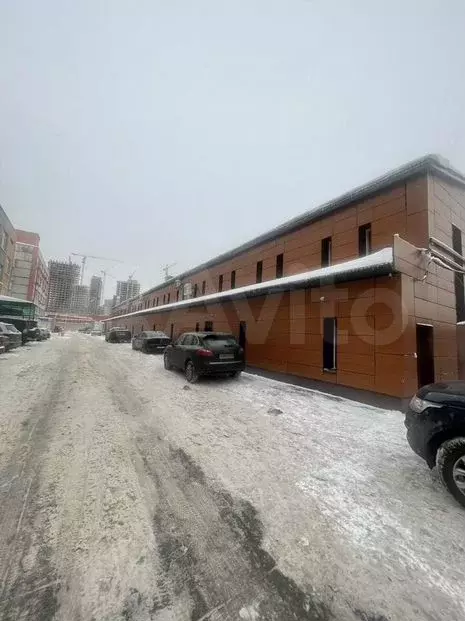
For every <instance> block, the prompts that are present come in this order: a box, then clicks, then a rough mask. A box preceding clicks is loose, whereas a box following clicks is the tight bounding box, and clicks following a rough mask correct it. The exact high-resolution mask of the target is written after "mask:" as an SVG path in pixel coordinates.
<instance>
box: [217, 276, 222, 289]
mask: <svg viewBox="0 0 465 621" xmlns="http://www.w3.org/2000/svg"><path fill="white" fill-rule="evenodd" d="M218 291H223V274H220V275H219V277H218Z"/></svg>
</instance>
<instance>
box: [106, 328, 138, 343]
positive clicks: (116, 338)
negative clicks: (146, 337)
mask: <svg viewBox="0 0 465 621" xmlns="http://www.w3.org/2000/svg"><path fill="white" fill-rule="evenodd" d="M131 338H132V335H131V332H130V331H129V330H126V328H110V331H109V332H108V333H107V334H106V335H105V340H106V341H107V343H130V342H131Z"/></svg>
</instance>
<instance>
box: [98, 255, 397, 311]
mask: <svg viewBox="0 0 465 621" xmlns="http://www.w3.org/2000/svg"><path fill="white" fill-rule="evenodd" d="M394 271H395V269H394V253H393V249H392V247H388V248H383V249H382V250H378V251H377V252H374V253H373V254H370V255H367V256H366V257H360V258H358V259H353V260H351V261H345V262H344V263H339V264H337V265H331V266H329V267H322V268H319V269H316V270H311V271H308V272H303V273H300V274H295V275H293V276H286V277H284V278H276V279H275V280H269V281H266V282H262V283H257V284H253V285H247V286H245V287H238V288H237V289H229V290H228V291H221V292H218V293H212V294H210V295H204V296H201V297H198V298H189V299H188V300H181V301H180V302H172V303H171V304H163V305H162V306H152V307H150V308H145V309H143V310H140V311H134V312H132V313H127V314H124V315H115V316H113V317H109V318H108V319H105V320H104V321H118V320H120V319H122V318H125V317H139V316H144V315H154V314H157V313H163V312H167V311H171V310H178V309H180V308H194V307H196V306H204V305H208V304H218V303H222V302H226V301H230V300H240V299H247V298H251V297H258V296H263V295H269V294H274V293H281V292H284V291H292V290H295V289H306V288H309V287H321V286H323V285H330V284H336V283H340V282H349V281H352V280H360V279H364V278H370V277H373V276H386V275H388V274H391V273H392V272H394Z"/></svg>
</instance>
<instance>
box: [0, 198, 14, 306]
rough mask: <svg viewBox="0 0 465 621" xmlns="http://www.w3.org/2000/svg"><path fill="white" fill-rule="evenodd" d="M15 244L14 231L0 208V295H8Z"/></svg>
mask: <svg viewBox="0 0 465 621" xmlns="http://www.w3.org/2000/svg"><path fill="white" fill-rule="evenodd" d="M15 242H16V232H15V229H14V228H13V225H12V224H11V222H10V220H9V218H8V216H7V215H6V213H5V212H4V211H3V209H2V207H1V206H0V295H8V293H9V289H10V279H11V271H12V269H13V261H14V254H15Z"/></svg>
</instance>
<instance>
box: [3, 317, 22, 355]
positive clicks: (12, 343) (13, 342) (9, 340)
mask: <svg viewBox="0 0 465 621" xmlns="http://www.w3.org/2000/svg"><path fill="white" fill-rule="evenodd" d="M0 334H2V335H3V336H4V337H5V338H6V343H5V348H6V351H9V350H10V349H14V348H15V347H19V346H20V345H22V342H23V341H22V335H21V332H20V331H19V330H18V329H17V328H15V326H14V325H13V324H11V323H3V321H2V322H0Z"/></svg>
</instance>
